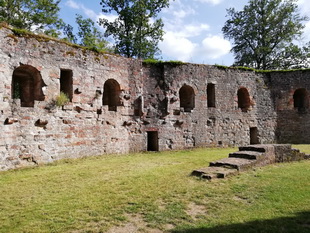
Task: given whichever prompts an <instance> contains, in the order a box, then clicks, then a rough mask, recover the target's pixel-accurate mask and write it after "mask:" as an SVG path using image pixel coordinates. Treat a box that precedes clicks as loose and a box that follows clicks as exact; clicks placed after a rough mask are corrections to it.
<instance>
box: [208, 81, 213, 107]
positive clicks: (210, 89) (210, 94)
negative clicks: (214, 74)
mask: <svg viewBox="0 0 310 233" xmlns="http://www.w3.org/2000/svg"><path fill="white" fill-rule="evenodd" d="M207 101H208V108H215V84H213V83H208V86H207Z"/></svg>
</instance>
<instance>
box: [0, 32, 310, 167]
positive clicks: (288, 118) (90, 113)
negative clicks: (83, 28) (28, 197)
mask: <svg viewBox="0 0 310 233" xmlns="http://www.w3.org/2000/svg"><path fill="white" fill-rule="evenodd" d="M0 46H1V50H0V60H1V62H0V78H1V81H2V82H1V83H0V103H1V104H0V113H1V114H0V123H1V122H2V123H1V124H0V129H1V131H2V134H1V135H0V170H7V169H11V168H17V167H23V166H28V165H33V164H40V163H47V162H52V161H54V160H58V159H62V158H76V157H82V156H89V155H102V154H107V153H128V152H137V151H147V150H151V151H161V150H177V149H185V148H193V147H210V146H244V145H248V144H250V143H252V144H259V143H264V144H265V143H275V142H281V143H282V142H285V143H286V142H290V143H292V142H293V143H309V140H310V139H309V138H310V137H309V136H310V135H309V132H310V131H309V130H308V129H309V126H310V125H309V124H310V123H309V122H310V121H309V120H310V119H309V114H308V109H309V95H308V91H309V90H310V86H309V85H310V84H309V82H308V76H309V71H294V72H269V73H257V72H255V71H249V70H240V69H234V68H224V67H217V66H209V65H198V64H182V63H173V62H167V63H161V62H159V63H157V64H156V63H155V64H148V63H143V62H142V61H140V60H135V59H127V58H123V57H120V56H116V55H111V54H98V53H96V52H93V51H90V50H87V49H84V48H80V47H77V46H72V45H69V44H66V43H64V42H59V41H55V40H52V39H48V38H45V37H40V36H35V35H24V36H21V37H19V36H16V35H15V34H14V33H13V32H12V31H11V30H9V29H5V28H2V29H1V33H0ZM61 91H62V92H64V93H65V94H67V95H68V97H69V102H68V103H66V104H65V105H63V106H59V104H57V102H56V99H57V97H59V95H60V92H61Z"/></svg>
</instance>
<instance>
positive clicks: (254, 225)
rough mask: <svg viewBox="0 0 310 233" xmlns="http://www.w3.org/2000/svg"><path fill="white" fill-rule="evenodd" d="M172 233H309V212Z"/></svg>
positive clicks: (187, 228)
mask: <svg viewBox="0 0 310 233" xmlns="http://www.w3.org/2000/svg"><path fill="white" fill-rule="evenodd" d="M182 228H183V229H180V230H172V231H171V232H172V233H218V232H221V233H222V232H223V233H243V232H244V233H280V232H281V233H295V232H296V233H309V232H310V211H308V212H301V213H297V214H296V216H294V217H283V218H275V219H270V220H257V221H253V222H246V223H238V224H230V225H223V226H216V227H203V226H201V227H198V228H192V227H190V226H188V227H182Z"/></svg>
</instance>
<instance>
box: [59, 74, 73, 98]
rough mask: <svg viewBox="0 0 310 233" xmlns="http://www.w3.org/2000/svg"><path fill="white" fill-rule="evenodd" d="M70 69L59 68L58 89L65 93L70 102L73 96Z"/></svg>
mask: <svg viewBox="0 0 310 233" xmlns="http://www.w3.org/2000/svg"><path fill="white" fill-rule="evenodd" d="M72 76H73V73H72V70H60V91H61V92H63V93H64V94H66V95H67V97H68V98H69V100H70V102H71V101H72V97H73V78H72Z"/></svg>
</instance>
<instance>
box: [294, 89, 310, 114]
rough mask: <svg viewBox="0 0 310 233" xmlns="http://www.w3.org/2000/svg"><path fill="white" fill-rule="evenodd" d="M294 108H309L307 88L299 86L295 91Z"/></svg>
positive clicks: (299, 109) (300, 109)
mask: <svg viewBox="0 0 310 233" xmlns="http://www.w3.org/2000/svg"><path fill="white" fill-rule="evenodd" d="M293 98H294V108H297V109H298V111H302V110H305V109H306V108H308V105H309V103H308V93H307V90H306V89H305V88H299V89H297V90H296V91H295V92H294V95H293Z"/></svg>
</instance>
